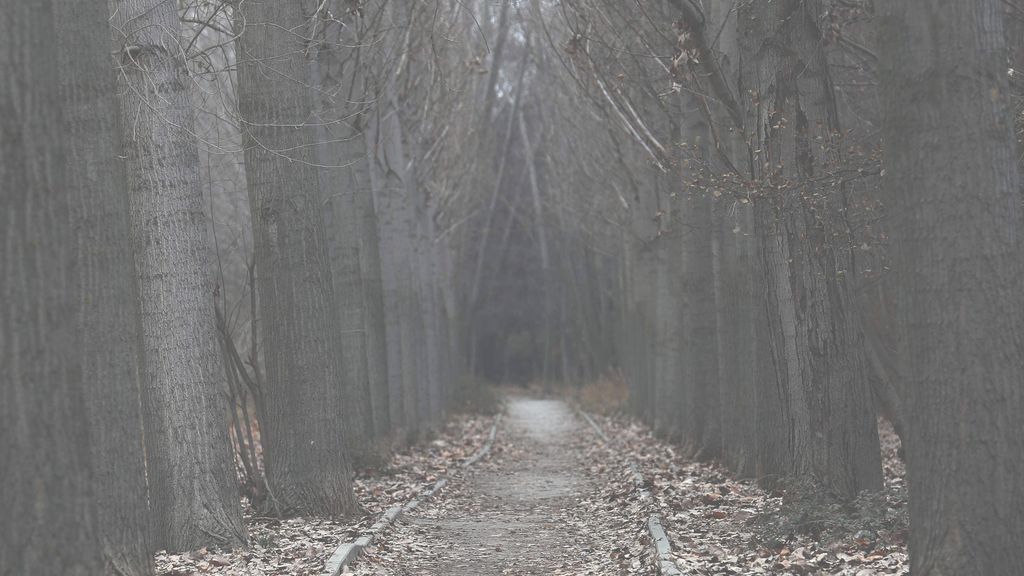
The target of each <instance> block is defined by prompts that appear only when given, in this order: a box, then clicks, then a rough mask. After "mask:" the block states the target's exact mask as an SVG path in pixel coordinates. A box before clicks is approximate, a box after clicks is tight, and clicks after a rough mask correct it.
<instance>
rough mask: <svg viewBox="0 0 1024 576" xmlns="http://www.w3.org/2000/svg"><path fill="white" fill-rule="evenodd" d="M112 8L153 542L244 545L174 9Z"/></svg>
mask: <svg viewBox="0 0 1024 576" xmlns="http://www.w3.org/2000/svg"><path fill="white" fill-rule="evenodd" d="M109 8H110V12H111V17H110V21H111V23H112V25H113V28H114V31H113V32H114V34H113V51H114V58H115V62H116V63H117V65H118V73H117V88H118V96H119V101H120V112H121V113H120V120H121V132H122V137H121V146H120V150H121V154H122V155H123V156H124V158H125V170H126V174H127V182H128V191H129V207H130V211H131V226H132V247H133V249H134V254H135V268H136V273H137V275H138V278H139V298H140V302H141V325H142V354H143V358H144V362H143V369H142V378H143V386H144V393H143V399H144V402H145V403H144V409H143V414H144V422H145V427H146V436H145V438H146V454H147V456H148V459H147V474H148V478H149V480H150V505H151V509H152V516H153V518H152V522H153V524H154V532H153V537H154V545H155V546H156V547H157V548H166V549H168V550H172V551H178V550H192V549H196V548H200V547H202V546H240V545H244V543H245V541H246V534H245V527H244V526H243V524H242V518H241V509H240V506H239V502H238V492H237V484H236V478H235V473H234V469H233V467H232V462H231V457H230V456H231V449H230V444H229V439H228V424H227V406H226V403H225V396H224V394H223V390H225V389H226V384H225V381H224V379H225V375H224V374H225V373H224V366H223V363H222V359H221V355H220V354H219V353H218V351H219V344H218V340H217V328H216V319H215V314H214V306H213V298H214V283H213V280H212V278H211V276H210V266H209V260H210V254H211V250H210V243H209V240H208V236H207V225H206V220H205V218H206V213H205V210H204V208H203V196H202V189H201V188H200V185H199V156H198V149H197V143H196V136H195V133H194V131H193V129H194V113H195V112H194V109H193V107H192V100H191V94H190V85H189V82H190V80H189V75H188V70H187V68H186V63H185V60H184V56H183V52H182V49H181V46H180V45H179V42H180V38H179V33H180V23H179V20H178V13H177V8H176V6H175V5H173V4H170V3H167V2H161V1H159V0H111V1H110V2H109Z"/></svg>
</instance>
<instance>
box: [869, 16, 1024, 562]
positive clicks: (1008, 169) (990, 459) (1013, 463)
mask: <svg viewBox="0 0 1024 576" xmlns="http://www.w3.org/2000/svg"><path fill="white" fill-rule="evenodd" d="M1001 4H1002V3H1001V2H999V1H998V0H980V1H977V2H956V1H953V0H908V1H905V2H898V3H892V4H890V5H888V8H887V13H886V15H885V16H884V17H883V19H882V28H881V30H880V32H881V34H880V37H881V38H883V50H882V62H883V67H882V73H881V80H882V88H883V94H884V98H883V102H884V122H883V126H884V127H885V132H884V137H885V153H886V157H885V162H886V173H887V178H888V182H887V187H888V188H890V189H891V190H892V191H893V192H892V196H893V198H894V199H895V200H896V202H895V204H896V205H895V206H894V221H895V223H896V226H895V227H894V232H895V234H894V235H895V236H896V238H895V240H896V246H897V250H896V254H897V259H896V268H897V270H898V272H899V274H900V280H901V283H902V288H903V292H904V296H905V297H904V298H903V299H902V300H901V302H904V303H905V306H903V312H902V314H901V319H902V321H903V322H904V323H905V326H906V333H907V335H908V342H907V353H908V374H907V377H908V382H907V389H906V392H907V406H908V412H907V414H908V425H909V439H908V443H907V458H908V459H907V471H908V475H909V481H910V519H911V534H910V553H911V569H912V570H913V573H914V574H915V575H917V576H940V575H953V574H956V575H958V576H975V575H978V576H980V575H986V576H987V575H995V574H1000V575H1002V574H1007V575H1008V574H1016V573H1019V572H1020V567H1021V566H1022V565H1024V547H1022V546H1021V541H1022V540H1024V483H1022V482H1021V478H1022V477H1024V387H1022V385H1021V383H1022V382H1024V347H1022V342H1024V280H1022V275H1024V270H1022V263H1021V254H1022V241H1021V233H1022V227H1024V222H1022V219H1021V214H1022V211H1021V208H1020V196H1019V188H1018V187H1019V178H1020V176H1019V174H1018V168H1017V164H1016V158H1015V157H1014V134H1013V123H1012V115H1011V113H1010V109H1009V106H1008V102H1007V97H1008V95H1009V87H1008V84H1007V80H1006V45H1005V41H1004V37H1003V24H1002V6H1001Z"/></svg>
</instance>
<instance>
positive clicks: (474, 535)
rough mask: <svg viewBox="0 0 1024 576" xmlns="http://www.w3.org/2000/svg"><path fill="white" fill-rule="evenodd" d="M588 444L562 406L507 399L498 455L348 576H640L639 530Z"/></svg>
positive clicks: (582, 429)
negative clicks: (616, 500)
mask: <svg viewBox="0 0 1024 576" xmlns="http://www.w3.org/2000/svg"><path fill="white" fill-rule="evenodd" d="M593 442H594V437H593V436H592V432H590V430H589V428H588V427H587V425H586V423H583V422H581V421H580V420H579V419H578V418H577V417H576V415H575V414H574V413H573V411H572V409H571V408H570V407H569V406H568V405H566V403H565V402H562V401H560V400H537V399H529V398H521V397H512V398H510V399H509V401H508V406H507V417H506V418H505V420H504V421H503V423H502V425H501V427H500V428H499V431H498V436H497V440H496V450H495V455H494V456H492V457H491V459H490V460H489V461H485V462H482V463H480V464H478V466H479V467H478V468H476V471H475V472H473V473H472V474H471V475H470V476H468V477H466V478H465V479H464V480H463V481H462V482H460V483H458V485H456V486H453V487H452V488H451V489H450V490H448V491H447V492H446V494H445V495H444V496H443V497H442V498H441V499H440V500H439V501H438V502H437V503H435V504H432V505H431V506H429V507H427V508H425V509H424V510H422V511H419V512H417V513H416V514H415V515H414V516H412V517H409V518H407V519H406V520H405V521H404V522H403V523H402V524H400V525H399V526H398V527H397V528H396V529H395V530H394V531H393V532H391V533H389V534H387V535H385V536H384V538H383V541H382V543H381V545H380V547H379V548H377V549H371V550H370V551H369V553H368V554H367V556H366V557H365V558H364V559H363V560H360V562H359V563H358V564H357V565H356V566H355V569H354V573H355V574H363V575H389V576H420V575H428V574H429V575H446V576H448V575H451V576H457V575H473V576H491V575H526V574H544V575H553V574H554V575H557V574H564V575H568V574H594V573H599V574H605V575H614V574H641V573H646V572H647V566H646V565H645V563H646V562H645V561H644V560H643V559H642V558H641V557H642V556H643V553H642V552H641V550H642V549H643V547H642V546H640V544H639V541H640V529H639V522H638V521H637V518H635V517H633V514H631V513H630V511H628V509H624V508H626V506H624V504H623V503H619V504H618V505H616V504H613V505H608V502H609V500H610V499H614V498H610V497H609V494H608V487H609V486H610V485H611V484H613V482H610V481H609V479H608V478H606V477H603V474H602V471H603V470H606V469H607V467H606V466H603V465H602V466H597V467H595V466H593V465H592V464H593V462H590V461H589V460H592V459H593V457H594V455H593V454H589V455H588V454H587V453H586V450H585V446H587V445H588V444H593ZM623 540H632V542H624V541H623ZM634 543H635V544H636V545H635V546H634V545H633V544H634Z"/></svg>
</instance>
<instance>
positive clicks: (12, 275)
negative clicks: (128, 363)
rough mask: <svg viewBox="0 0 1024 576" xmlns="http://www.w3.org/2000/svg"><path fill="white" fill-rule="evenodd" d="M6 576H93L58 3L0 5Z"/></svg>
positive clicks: (0, 397)
mask: <svg viewBox="0 0 1024 576" xmlns="http://www.w3.org/2000/svg"><path fill="white" fill-rule="evenodd" d="M0 14H3V17H2V18H0V74H2V75H3V78H4V88H3V89H0V189H2V190H3V193H0V218H2V221H3V224H2V225H0V228H2V229H3V232H2V233H0V254H3V257H2V258H0V438H2V439H3V440H2V441H0V459H2V460H0V462H3V463H4V464H3V466H0V485H2V486H3V490H0V506H2V509H3V515H2V519H0V574H4V575H8V574H10V575H12V576H13V575H15V574H50V573H53V572H54V569H55V568H59V572H60V573H61V574H69V575H72V576H93V575H95V574H100V573H101V572H102V570H103V560H102V557H101V554H100V542H99V539H98V537H97V535H96V533H95V531H94V526H95V525H94V516H95V507H94V504H93V502H92V499H91V486H90V482H91V480H92V476H91V470H90V466H89V453H90V447H89V438H88V423H87V420H86V412H85V411H84V410H83V409H82V403H83V401H84V399H85V393H86V390H85V386H84V382H83V377H82V369H81V356H80V354H81V350H80V348H79V342H78V339H77V338H76V332H77V330H76V322H75V320H76V318H77V315H78V311H79V304H80V299H79V295H78V288H79V287H78V274H77V269H76V266H77V264H78V263H77V262H76V254H75V234H74V231H73V229H72V228H71V222H70V215H69V212H70V207H71V204H72V203H73V202H74V197H73V196H72V193H71V190H70V187H69V185H68V181H67V179H66V178H65V165H64V159H65V157H64V150H63V146H62V140H63V130H62V129H63V126H62V123H61V121H62V119H61V94H60V83H59V81H58V53H57V44H56V42H54V38H56V30H55V26H54V18H55V17H57V11H56V10H55V9H54V6H53V2H50V1H47V0H41V1H38V2H20V1H17V0H2V1H0Z"/></svg>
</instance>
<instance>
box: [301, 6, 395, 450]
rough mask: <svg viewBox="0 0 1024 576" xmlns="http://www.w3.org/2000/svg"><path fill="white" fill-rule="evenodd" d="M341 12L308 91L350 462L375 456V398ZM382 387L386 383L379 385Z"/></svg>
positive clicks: (358, 116)
mask: <svg viewBox="0 0 1024 576" xmlns="http://www.w3.org/2000/svg"><path fill="white" fill-rule="evenodd" d="M330 10H332V11H333V12H335V13H338V14H344V18H345V20H346V21H339V22H330V21H328V22H326V23H324V24H323V25H322V26H320V27H318V28H317V29H316V31H317V32H318V33H319V34H322V38H320V37H318V38H316V39H317V40H318V41H320V42H318V44H317V45H316V46H317V49H316V51H315V53H314V55H313V56H312V57H311V64H310V65H311V70H312V74H313V90H314V93H315V94H316V112H315V114H316V123H315V126H314V128H313V130H314V133H315V140H316V144H315V145H316V150H317V156H316V157H317V164H318V165H319V183H320V188H321V194H322V195H323V198H324V203H325V210H324V212H325V216H326V220H325V233H326V236H327V246H328V253H329V257H330V261H331V267H332V269H331V276H332V278H333V279H334V296H335V299H336V300H337V306H338V315H339V322H338V326H337V329H338V330H339V331H340V335H341V347H342V356H341V360H342V366H344V367H345V372H346V375H347V378H349V379H351V380H352V385H351V389H352V392H351V394H350V395H349V396H348V399H347V401H346V403H345V407H346V411H345V413H344V416H345V419H346V421H347V423H348V428H349V430H350V433H349V434H348V435H347V440H348V447H349V454H350V456H351V457H352V459H353V460H354V461H355V462H356V464H357V465H358V464H360V463H363V462H364V461H367V459H374V458H376V456H375V454H374V452H376V446H373V444H375V439H376V438H377V434H376V428H375V426H376V423H375V422H374V419H375V418H377V417H378V414H377V413H376V412H375V410H374V408H375V405H379V404H380V403H381V400H382V398H381V397H380V390H379V389H375V388H374V386H373V383H372V382H371V380H370V374H369V363H368V353H367V351H368V345H369V344H370V342H369V340H368V338H367V331H366V309H365V303H366V300H365V289H364V286H363V283H364V271H363V263H362V256H361V254H360V253H361V252H362V251H363V249H364V248H363V246H362V236H361V230H360V226H361V221H362V214H361V213H360V208H359V206H358V200H357V197H358V194H359V189H360V188H364V187H368V186H369V163H368V161H369V159H368V157H367V154H366V143H365V141H364V138H363V134H362V126H361V122H362V118H363V112H364V111H363V110H362V109H361V108H362V106H364V105H363V104H362V102H364V101H365V97H364V94H363V83H362V70H361V67H360V65H359V52H358V51H359V38H358V34H355V33H352V32H353V31H354V30H357V29H358V26H359V22H358V21H356V20H355V18H357V17H358V15H357V14H345V13H344V12H343V11H341V10H338V9H337V6H335V7H332V8H330ZM385 386H386V384H385Z"/></svg>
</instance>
